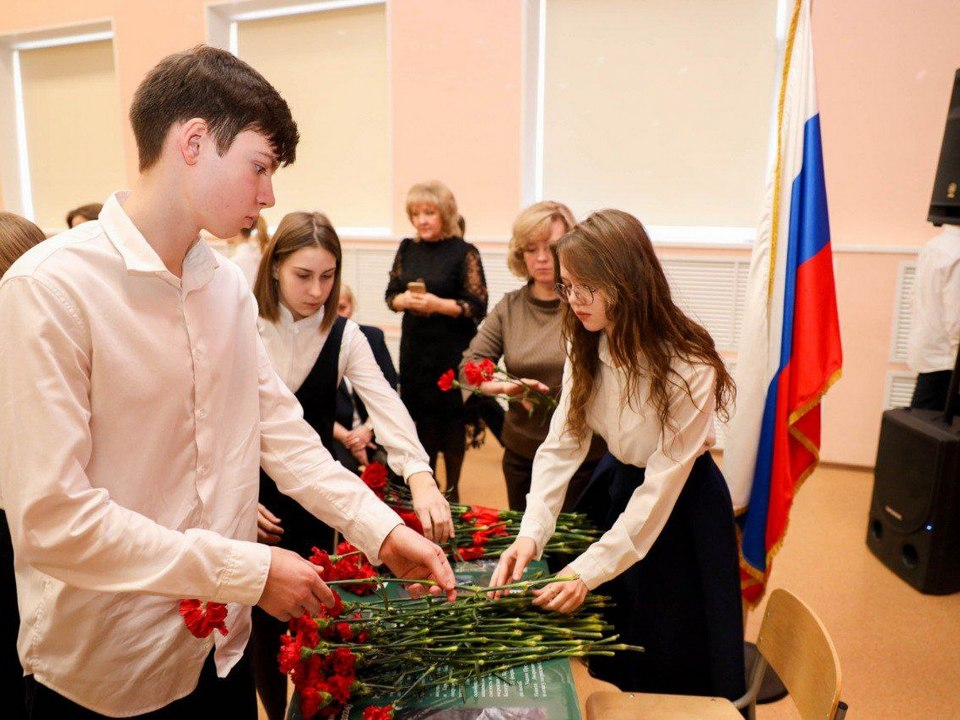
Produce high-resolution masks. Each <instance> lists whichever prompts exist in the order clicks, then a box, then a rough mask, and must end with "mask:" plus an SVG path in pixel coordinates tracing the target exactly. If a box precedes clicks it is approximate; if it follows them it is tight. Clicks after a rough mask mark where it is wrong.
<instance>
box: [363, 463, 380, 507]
mask: <svg viewBox="0 0 960 720" xmlns="http://www.w3.org/2000/svg"><path fill="white" fill-rule="evenodd" d="M360 479H361V480H363V481H364V482H365V483H366V484H367V487H368V488H370V489H371V490H373V491H374V492H375V493H377V496H378V497H380V498H382V497H383V492H382V490H383V488H385V487H386V486H387V466H386V465H384V464H383V463H379V462H372V463H370V464H369V465H367V466H366V467H365V468H364V469H363V473H362V474H361V475H360ZM378 491H381V492H378Z"/></svg>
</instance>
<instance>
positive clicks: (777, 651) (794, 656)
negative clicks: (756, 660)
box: [757, 588, 840, 720]
mask: <svg viewBox="0 0 960 720" xmlns="http://www.w3.org/2000/svg"><path fill="white" fill-rule="evenodd" d="M757 649H758V650H759V651H760V654H761V655H763V657H764V659H765V660H766V661H767V662H768V663H769V664H770V667H772V668H773V669H774V670H775V671H776V673H777V675H779V676H780V679H781V680H782V681H783V684H784V686H785V687H786V688H787V690H788V691H789V692H790V696H791V697H792V698H793V702H794V704H795V705H796V706H797V710H798V711H799V712H800V717H801V718H803V720H814V719H816V720H832V718H834V716H835V714H836V712H837V705H838V703H839V701H840V660H839V658H838V657H837V650H836V648H834V646H833V641H832V640H830V635H829V634H828V633H827V629H826V628H825V627H824V626H823V623H822V622H820V618H818V617H817V615H816V613H814V612H813V610H811V609H810V608H809V607H808V606H807V605H806V604H805V603H804V602H803V601H802V600H800V599H799V598H798V597H797V596H796V595H793V594H792V593H789V592H787V591H786V590H783V589H781V588H777V589H776V590H774V591H773V592H772V593H770V599H769V600H768V601H767V607H766V610H765V611H764V615H763V621H762V622H761V624H760V635H759V637H758V638H757Z"/></svg>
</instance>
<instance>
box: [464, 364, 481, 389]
mask: <svg viewBox="0 0 960 720" xmlns="http://www.w3.org/2000/svg"><path fill="white" fill-rule="evenodd" d="M463 376H464V377H465V378H466V379H467V384H468V385H473V386H474V387H476V386H477V385H480V384H481V383H482V382H483V381H484V380H485V379H486V378H484V376H483V373H482V372H481V371H480V367H479V366H478V365H477V364H476V363H475V362H473V360H471V361H469V362H468V363H467V364H466V365H464V366H463Z"/></svg>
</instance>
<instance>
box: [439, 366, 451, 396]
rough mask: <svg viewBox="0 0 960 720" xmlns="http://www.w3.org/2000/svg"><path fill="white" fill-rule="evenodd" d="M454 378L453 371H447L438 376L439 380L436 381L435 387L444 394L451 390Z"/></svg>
mask: <svg viewBox="0 0 960 720" xmlns="http://www.w3.org/2000/svg"><path fill="white" fill-rule="evenodd" d="M454 377H455V375H454V373H453V370H447V371H446V372H445V373H444V374H443V375H441V376H440V379H439V380H437V387H438V388H440V389H441V390H443V391H444V392H446V391H447V390H452V389H453V382H454V381H453V378H454Z"/></svg>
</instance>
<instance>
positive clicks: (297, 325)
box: [279, 303, 325, 333]
mask: <svg viewBox="0 0 960 720" xmlns="http://www.w3.org/2000/svg"><path fill="white" fill-rule="evenodd" d="M279 305H280V327H282V328H283V329H284V330H286V331H287V332H292V333H305V332H316V331H318V330H319V329H320V323H322V322H323V313H324V310H325V308H324V307H321V308H320V309H319V310H317V312H315V313H314V314H313V315H309V316H308V317H305V318H303V319H302V320H294V319H293V313H292V312H290V311H289V310H288V309H287V307H286V305H284V304H283V303H279Z"/></svg>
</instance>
